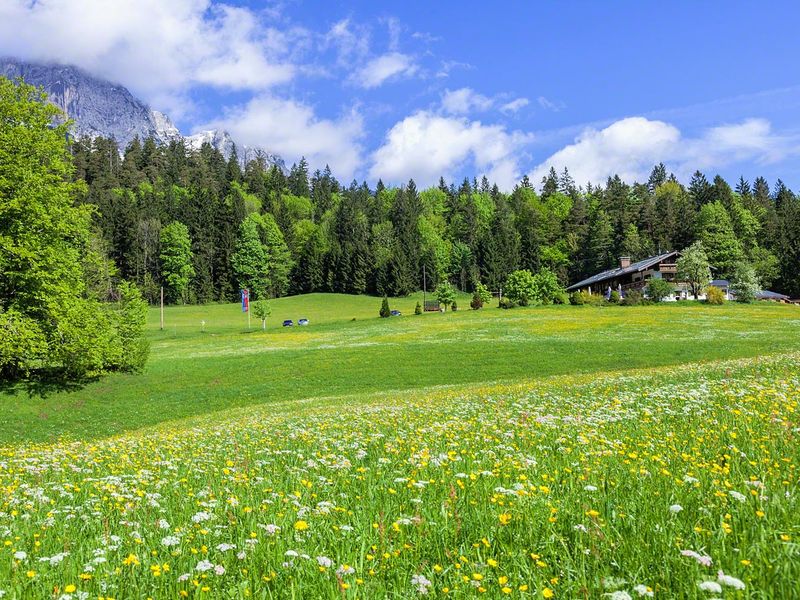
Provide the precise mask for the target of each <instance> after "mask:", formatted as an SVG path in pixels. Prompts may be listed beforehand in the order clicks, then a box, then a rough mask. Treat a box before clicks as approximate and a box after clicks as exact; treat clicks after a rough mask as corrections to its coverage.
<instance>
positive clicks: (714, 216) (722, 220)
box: [697, 202, 744, 278]
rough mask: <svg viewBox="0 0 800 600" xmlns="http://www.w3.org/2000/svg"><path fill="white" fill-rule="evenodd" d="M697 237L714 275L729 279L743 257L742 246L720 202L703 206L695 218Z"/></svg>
mask: <svg viewBox="0 0 800 600" xmlns="http://www.w3.org/2000/svg"><path fill="white" fill-rule="evenodd" d="M697 237H698V239H699V240H700V241H701V242H702V243H703V249H704V250H705V252H706V255H707V256H708V260H709V262H710V263H711V266H712V267H713V268H714V269H715V275H716V276H717V277H719V278H725V277H729V276H730V275H731V274H732V273H733V269H734V268H735V267H736V264H737V263H739V262H740V261H741V260H742V259H743V257H744V252H743V250H742V244H741V243H740V242H739V240H738V239H737V238H736V233H735V232H734V230H733V225H732V224H731V218H730V215H729V214H728V211H727V210H725V207H724V206H723V205H722V203H721V202H711V203H709V204H705V205H703V207H702V208H701V209H700V213H699V214H698V216H697Z"/></svg>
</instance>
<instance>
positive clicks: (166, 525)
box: [158, 519, 169, 529]
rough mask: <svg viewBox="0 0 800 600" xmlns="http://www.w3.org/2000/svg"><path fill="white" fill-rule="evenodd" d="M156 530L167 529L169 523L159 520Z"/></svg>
mask: <svg viewBox="0 0 800 600" xmlns="http://www.w3.org/2000/svg"><path fill="white" fill-rule="evenodd" d="M158 528H159V529H169V521H167V520H166V519H159V521H158Z"/></svg>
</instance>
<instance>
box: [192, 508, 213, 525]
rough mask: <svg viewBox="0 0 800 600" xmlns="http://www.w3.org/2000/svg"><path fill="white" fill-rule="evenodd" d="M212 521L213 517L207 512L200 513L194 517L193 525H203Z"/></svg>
mask: <svg viewBox="0 0 800 600" xmlns="http://www.w3.org/2000/svg"><path fill="white" fill-rule="evenodd" d="M209 519H211V515H210V514H209V513H207V512H205V511H202V510H201V511H200V512H198V513H195V514H194V515H192V523H203V522H204V521H208V520H209Z"/></svg>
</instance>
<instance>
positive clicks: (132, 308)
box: [112, 281, 150, 371]
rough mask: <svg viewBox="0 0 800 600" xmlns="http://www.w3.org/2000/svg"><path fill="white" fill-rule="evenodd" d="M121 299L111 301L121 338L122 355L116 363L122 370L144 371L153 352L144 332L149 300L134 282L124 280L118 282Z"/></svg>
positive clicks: (115, 322) (118, 292)
mask: <svg viewBox="0 0 800 600" xmlns="http://www.w3.org/2000/svg"><path fill="white" fill-rule="evenodd" d="M117 294H118V296H119V299H118V301H117V303H116V305H112V310H113V320H114V324H115V327H116V330H117V336H118V339H119V347H120V355H119V360H118V362H117V364H116V367H117V368H118V369H120V370H122V371H141V370H142V369H143V368H144V365H145V363H146V362H147V357H148V356H149V355H150V342H149V340H148V339H147V337H146V336H145V327H146V325H147V302H145V301H144V299H143V298H142V294H141V292H140V291H139V288H137V287H136V285H135V284H133V283H129V282H127V281H122V282H120V283H119V285H118V286H117Z"/></svg>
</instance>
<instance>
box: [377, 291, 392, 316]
mask: <svg viewBox="0 0 800 600" xmlns="http://www.w3.org/2000/svg"><path fill="white" fill-rule="evenodd" d="M380 315H381V317H382V318H384V319H386V318H389V317H391V316H392V311H391V310H390V309H389V299H388V298H387V297H386V296H384V297H383V302H381V312H380Z"/></svg>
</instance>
